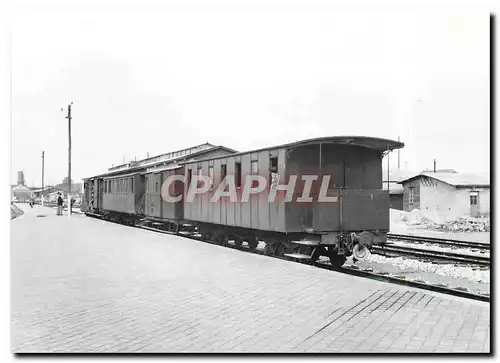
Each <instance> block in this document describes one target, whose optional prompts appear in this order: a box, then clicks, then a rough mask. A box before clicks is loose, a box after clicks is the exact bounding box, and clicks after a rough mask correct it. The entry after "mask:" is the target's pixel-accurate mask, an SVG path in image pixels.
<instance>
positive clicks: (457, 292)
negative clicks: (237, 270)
mask: <svg viewBox="0 0 500 363" xmlns="http://www.w3.org/2000/svg"><path fill="white" fill-rule="evenodd" d="M88 215H89V216H90V217H93V218H101V217H100V216H99V215H97V214H88ZM109 222H111V223H117V224H121V225H125V226H129V227H133V228H140V229H143V230H148V231H151V232H155V233H163V234H169V235H179V236H182V237H185V238H189V239H192V240H196V241H198V242H203V243H210V244H215V243H214V242H210V241H205V240H203V239H202V238H201V235H199V234H197V233H191V232H178V233H174V232H168V231H164V230H161V229H158V228H154V227H148V226H144V225H133V226H132V225H130V224H125V223H118V222H112V221H109ZM221 247H222V246H221ZM225 247H228V248H232V249H236V250H240V251H245V252H249V253H255V254H259V255H264V256H266V257H273V258H278V259H281V260H286V261H292V262H296V263H303V264H308V265H314V266H315V267H318V268H322V269H327V270H331V265H330V263H329V262H327V261H318V262H315V263H313V262H306V261H303V260H301V261H299V260H297V259H293V258H288V257H278V256H270V255H267V254H266V253H265V252H264V250H263V249H261V248H256V249H253V250H252V249H250V248H248V247H247V246H246V245H245V244H243V245H241V246H239V247H237V246H235V245H234V244H232V243H229V244H228V245H227V246H225ZM336 272H340V273H344V274H347V275H353V276H358V277H364V278H370V279H373V280H377V281H384V282H389V283H394V284H398V285H404V286H411V287H415V288H420V289H423V290H428V291H434V292H439V293H443V294H447V295H453V296H459V297H464V298H468V299H473V300H479V301H486V302H490V296H489V295H482V294H475V293H471V292H468V291H466V290H462V289H454V288H450V287H446V286H443V285H437V284H428V283H423V282H418V281H411V280H406V279H405V278H404V277H403V278H402V277H401V276H399V277H397V276H390V275H384V274H381V273H375V272H370V271H366V270H359V269H356V268H344V267H342V268H341V269H340V270H336Z"/></svg>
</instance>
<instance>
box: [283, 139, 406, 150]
mask: <svg viewBox="0 0 500 363" xmlns="http://www.w3.org/2000/svg"><path fill="white" fill-rule="evenodd" d="M322 143H323V144H324V143H328V144H342V145H355V146H362V147H367V148H370V149H374V150H377V151H386V150H395V149H401V148H402V147H404V146H405V144H404V143H402V142H400V141H395V140H390V139H382V138H378V137H369V136H327V137H318V138H315V139H307V140H302V141H297V142H294V143H290V144H285V145H281V146H276V147H277V148H279V147H292V146H302V145H309V144H322Z"/></svg>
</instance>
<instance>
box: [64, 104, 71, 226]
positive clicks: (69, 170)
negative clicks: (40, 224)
mask: <svg viewBox="0 0 500 363" xmlns="http://www.w3.org/2000/svg"><path fill="white" fill-rule="evenodd" d="M72 104H73V102H71V103H70V104H69V105H68V116H66V117H65V118H67V119H68V217H70V216H71V105H72ZM62 110H63V109H61V111H62Z"/></svg>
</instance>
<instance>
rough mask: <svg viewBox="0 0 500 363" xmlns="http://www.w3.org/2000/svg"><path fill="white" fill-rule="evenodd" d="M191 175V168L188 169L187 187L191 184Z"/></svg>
mask: <svg viewBox="0 0 500 363" xmlns="http://www.w3.org/2000/svg"><path fill="white" fill-rule="evenodd" d="M192 175H193V171H192V170H191V169H188V175H187V188H188V189H189V186H190V185H191V177H192Z"/></svg>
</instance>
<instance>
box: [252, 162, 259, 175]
mask: <svg viewBox="0 0 500 363" xmlns="http://www.w3.org/2000/svg"><path fill="white" fill-rule="evenodd" d="M258 173H259V162H258V161H257V160H253V161H252V175H257V174H258Z"/></svg>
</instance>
